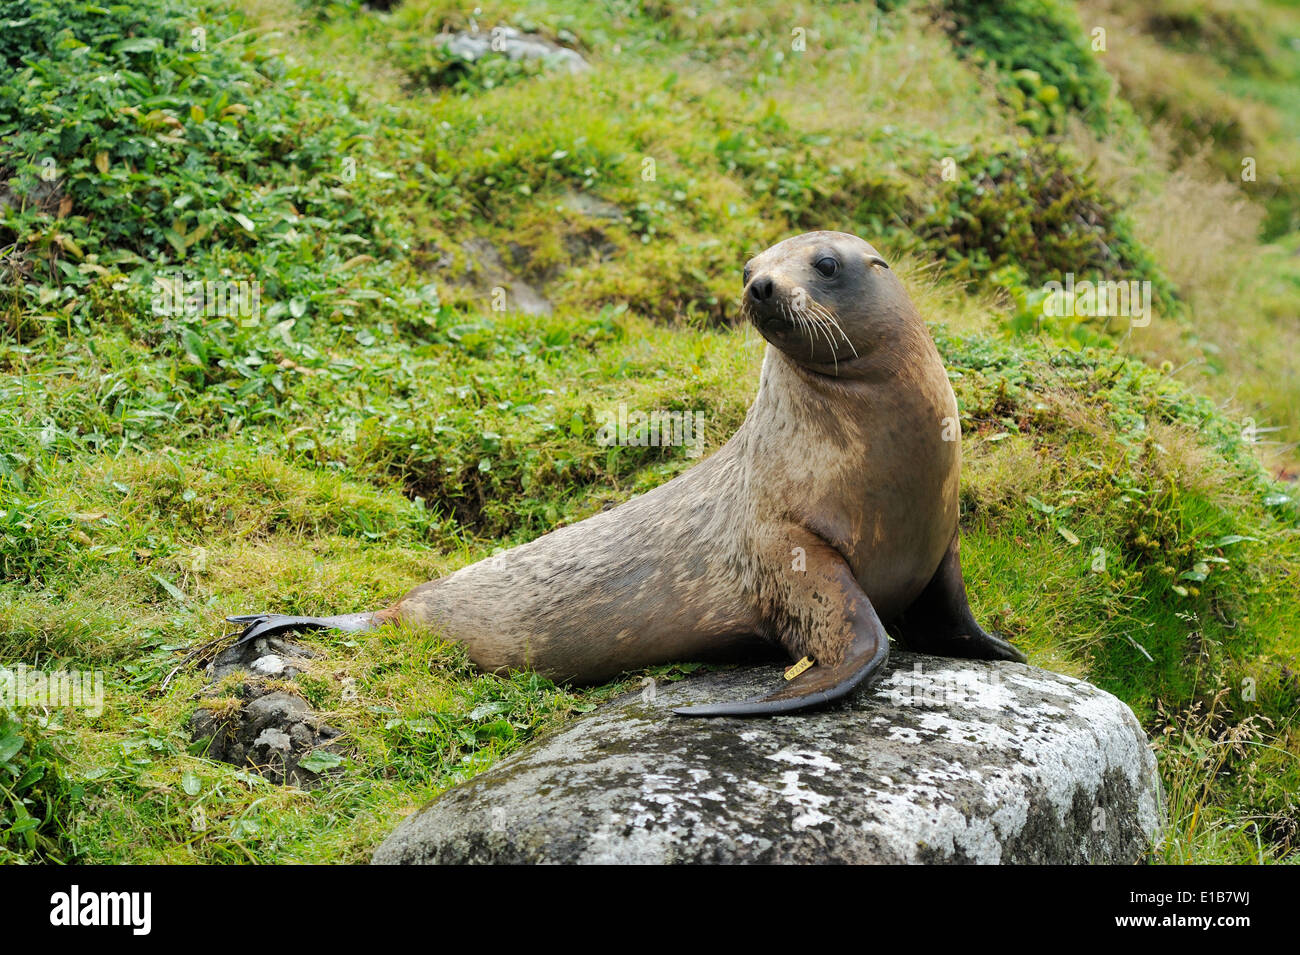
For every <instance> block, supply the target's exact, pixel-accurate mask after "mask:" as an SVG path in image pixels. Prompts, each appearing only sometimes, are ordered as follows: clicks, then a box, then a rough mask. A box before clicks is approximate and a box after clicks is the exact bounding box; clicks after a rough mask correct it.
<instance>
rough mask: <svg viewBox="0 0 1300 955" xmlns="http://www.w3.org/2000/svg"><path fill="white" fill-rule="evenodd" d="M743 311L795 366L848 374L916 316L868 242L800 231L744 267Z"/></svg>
mask: <svg viewBox="0 0 1300 955" xmlns="http://www.w3.org/2000/svg"><path fill="white" fill-rule="evenodd" d="M744 279H745V292H744V298H743V301H742V303H741V315H742V316H743V317H744V318H746V319H747V320H749V321H750V322H753V324H754V327H755V328H757V329H758V332H759V334H760V335H762V336H763V337H764V338H765V339H767V341H768V342H769V343H770V344H771V345H772V346H774V347H775V348H778V349H780V350H781V351H782V352H783V353H785V354H786V355H787V356H789V357H790V358H791V359H792V360H794V361H795V362H796V363H798V364H800V365H802V366H804V367H805V368H809V369H811V370H813V371H816V372H819V373H821V374H827V375H837V376H851V375H853V373H854V369H855V368H860V367H861V366H862V364H863V362H864V361H865V360H866V359H868V357H869V356H871V355H872V354H873V353H874V352H876V351H877V350H878V349H879V347H880V346H881V345H882V344H883V343H886V342H889V341H891V340H894V339H896V338H897V337H898V335H899V334H900V332H901V331H902V330H903V329H905V328H910V327H913V326H914V324H915V323H916V322H918V321H919V319H918V317H917V315H916V309H915V308H914V307H913V306H912V303H911V300H910V299H909V298H908V296H907V292H906V290H905V289H904V288H903V284H902V283H901V282H900V281H899V280H898V277H897V276H895V275H894V273H893V271H892V270H891V269H890V268H889V265H888V263H886V262H885V259H884V257H883V256H882V255H881V254H880V253H879V252H877V251H876V250H875V249H874V248H873V247H872V246H871V244H870V243H868V242H864V241H863V240H862V239H859V238H858V237H857V236H856V235H849V234H848V233H847V232H805V233H804V234H803V235H796V236H793V237H792V238H789V239H786V240H785V241H783V242H778V243H777V244H776V245H774V246H772V247H771V248H770V249H768V250H767V251H765V252H762V253H760V254H758V255H756V256H754V258H752V259H750V260H749V261H748V262H747V263H746V264H745V272H744Z"/></svg>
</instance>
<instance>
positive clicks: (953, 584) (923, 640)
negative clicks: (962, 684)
mask: <svg viewBox="0 0 1300 955" xmlns="http://www.w3.org/2000/svg"><path fill="white" fill-rule="evenodd" d="M960 535H961V532H960V531H958V532H956V533H954V534H953V535H952V543H951V544H949V545H948V552H947V553H946V554H944V555H943V560H942V561H941V562H940V564H939V569H938V570H936V571H935V572H934V577H933V578H931V580H930V583H929V584H927V585H926V588H925V590H923V591H922V592H921V596H919V597H917V598H916V600H914V601H913V602H912V606H910V607H908V608H907V611H906V612H905V613H904V614H903V616H902V619H900V620H899V621H898V623H897V631H898V637H899V640H900V641H901V642H902V643H903V645H904V646H906V647H907V648H908V649H909V650H916V651H919V652H921V653H933V654H937V655H939V656H945V657H963V658H965V659H968V660H1012V661H1014V662H1016V663H1024V662H1026V660H1027V659H1028V658H1027V657H1026V656H1025V655H1024V653H1022V652H1021V651H1020V650H1018V649H1016V648H1015V647H1013V646H1012V645H1011V644H1010V643H1008V642H1007V641H1006V640H1004V639H1002V638H1001V637H999V636H995V635H994V634H991V633H988V632H987V631H986V630H984V628H983V627H981V626H980V625H979V623H977V622H976V620H975V615H974V614H973V613H971V609H970V603H969V601H967V599H966V582H965V581H964V580H963V579H962V574H961V541H960Z"/></svg>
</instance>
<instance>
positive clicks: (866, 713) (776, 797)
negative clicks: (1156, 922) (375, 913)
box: [374, 652, 1162, 863]
mask: <svg viewBox="0 0 1300 955" xmlns="http://www.w3.org/2000/svg"><path fill="white" fill-rule="evenodd" d="M778 673H779V671H777V670H774V669H772V668H768V667H759V668H752V669H741V670H731V671H725V672H715V673H711V674H706V675H702V676H698V677H694V678H691V679H688V680H684V681H681V682H679V683H674V684H667V685H660V686H658V687H655V686H653V685H651V686H649V687H647V688H646V689H645V690H643V691H642V692H641V693H633V694H630V695H627V696H624V697H622V698H620V699H618V700H615V701H613V702H612V703H609V704H607V705H605V706H603V707H601V708H600V709H598V710H596V711H595V712H594V713H592V714H591V715H589V716H587V717H584V718H583V719H581V720H578V721H577V722H575V723H573V724H571V725H569V726H567V727H565V728H564V729H562V730H560V731H559V732H557V733H555V734H554V735H552V736H550V737H549V738H546V739H543V740H541V741H539V742H537V743H534V744H532V745H531V746H530V747H528V748H527V749H525V750H523V751H521V752H519V753H517V754H515V755H514V756H512V757H510V758H508V759H505V760H503V761H502V762H500V763H499V764H497V765H496V766H494V767H493V768H492V769H490V770H488V771H487V772H486V773H483V774H482V775H480V776H477V777H475V778H474V779H472V780H470V781H469V782H467V783H465V784H463V785H461V786H458V787H456V788H454V789H452V790H449V791H448V792H446V793H444V794H443V795H442V796H441V797H440V798H438V799H437V800H436V801H435V802H434V803H433V804H432V805H430V806H429V807H427V808H426V809H424V810H423V811H421V812H419V813H417V814H415V815H413V816H411V817H409V818H408V819H406V820H405V821H404V822H403V823H402V824H401V825H400V826H398V828H397V829H396V830H395V831H394V832H393V833H392V835H390V836H389V838H388V839H387V840H386V841H385V842H384V843H383V845H381V846H380V847H379V849H378V851H377V852H376V853H375V855H374V861H375V862H377V863H464V862H499V863H520V862H524V863H533V862H631V863H659V862H724V863H744V862H881V863H885V862H888V863H897V862H986V863H994V862H1033V863H1074V862H1124V863H1130V862H1134V861H1137V860H1139V859H1140V858H1142V856H1143V855H1144V853H1145V852H1146V850H1147V847H1148V846H1149V845H1150V843H1151V840H1152V839H1153V838H1154V837H1155V835H1156V832H1157V828H1158V820H1159V818H1160V816H1161V814H1162V806H1161V797H1160V784H1159V778H1158V776H1157V773H1156V765H1155V758H1154V757H1153V756H1152V754H1151V750H1150V748H1149V746H1148V745H1147V739H1146V736H1145V734H1144V733H1143V731H1142V728H1141V726H1139V725H1138V723H1137V721H1136V720H1135V719H1134V717H1133V714H1132V712H1131V711H1130V710H1129V708H1128V707H1127V706H1125V705H1124V704H1123V703H1121V702H1120V701H1119V700H1117V699H1116V698H1115V697H1113V696H1111V695H1110V694H1109V693H1105V692H1103V691H1101V690H1099V689H1097V688H1096V687H1093V686H1091V685H1089V684H1087V683H1083V682H1080V681H1079V680H1075V679H1071V678H1069V677H1065V676H1060V675H1057V674H1054V673H1048V672H1046V671H1044V670H1039V669H1036V668H1034V667H1028V666H1024V665H1022V664H1017V663H975V662H970V661H963V660H949V659H945V658H942V657H930V656H916V655H911V654H906V653H902V652H895V654H894V656H893V659H892V660H891V662H890V670H889V672H888V673H887V674H886V675H885V676H884V678H883V679H882V680H881V681H880V682H879V683H877V684H876V686H875V687H874V688H873V689H871V690H868V691H867V692H865V693H862V694H859V695H858V696H857V697H856V698H855V699H853V700H851V701H849V702H848V703H844V704H840V705H838V706H836V707H835V708H833V709H829V710H826V711H823V712H820V713H814V714H808V715H798V714H794V715H790V716H783V717H775V718H766V719H749V720H744V719H714V720H699V719H685V718H682V717H675V716H672V715H670V713H669V711H670V709H671V708H672V707H673V706H678V705H681V704H683V703H695V702H700V701H703V700H712V699H719V698H722V697H727V698H734V697H740V696H746V695H749V694H752V693H755V692H758V691H760V690H763V689H765V688H768V687H770V686H771V684H772V683H773V681H774V680H775V679H777V678H778V676H777V674H778Z"/></svg>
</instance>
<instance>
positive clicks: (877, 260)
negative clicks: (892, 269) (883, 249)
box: [867, 255, 889, 269]
mask: <svg viewBox="0 0 1300 955" xmlns="http://www.w3.org/2000/svg"><path fill="white" fill-rule="evenodd" d="M867 265H878V266H880V268H882V269H887V268H889V263H888V262H886V261H885V260H884V259H882V258H881V257H880V256H878V255H868V256H867Z"/></svg>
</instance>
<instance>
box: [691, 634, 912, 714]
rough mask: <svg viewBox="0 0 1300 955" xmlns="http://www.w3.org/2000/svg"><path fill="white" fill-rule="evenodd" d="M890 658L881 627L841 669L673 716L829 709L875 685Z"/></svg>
mask: <svg viewBox="0 0 1300 955" xmlns="http://www.w3.org/2000/svg"><path fill="white" fill-rule="evenodd" d="M877 627H879V624H877ZM888 658H889V637H888V635H887V634H886V633H885V630H884V628H883V627H879V630H878V635H876V634H871V635H864V636H861V637H858V636H855V637H854V640H853V645H852V646H851V647H850V649H849V652H848V653H847V654H846V655H845V657H844V662H843V663H841V664H840V665H839V666H835V667H824V666H813V667H810V668H809V669H808V670H806V671H804V672H803V673H801V674H799V675H798V676H797V677H795V678H794V679H793V680H790V681H789V682H784V683H783V684H782V686H781V687H780V688H779V689H777V690H775V691H773V692H772V693H769V694H767V695H766V696H755V697H751V698H750V699H748V700H737V701H736V702H734V703H704V704H702V705H700V706H683V707H679V708H677V709H675V710H673V712H674V713H676V714H677V715H678V716H774V715H776V714H779V713H793V712H795V711H797V710H809V709H813V708H815V707H819V706H825V705H826V704H827V703H830V702H832V701H834V700H838V699H840V698H841V697H844V696H848V695H849V694H850V693H852V692H853V691H855V690H857V689H859V688H861V687H863V686H865V685H866V684H867V683H869V682H871V680H872V678H873V677H875V676H876V675H878V674H879V672H880V669H881V667H882V666H884V663H885V661H886V660H887V659H888Z"/></svg>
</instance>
